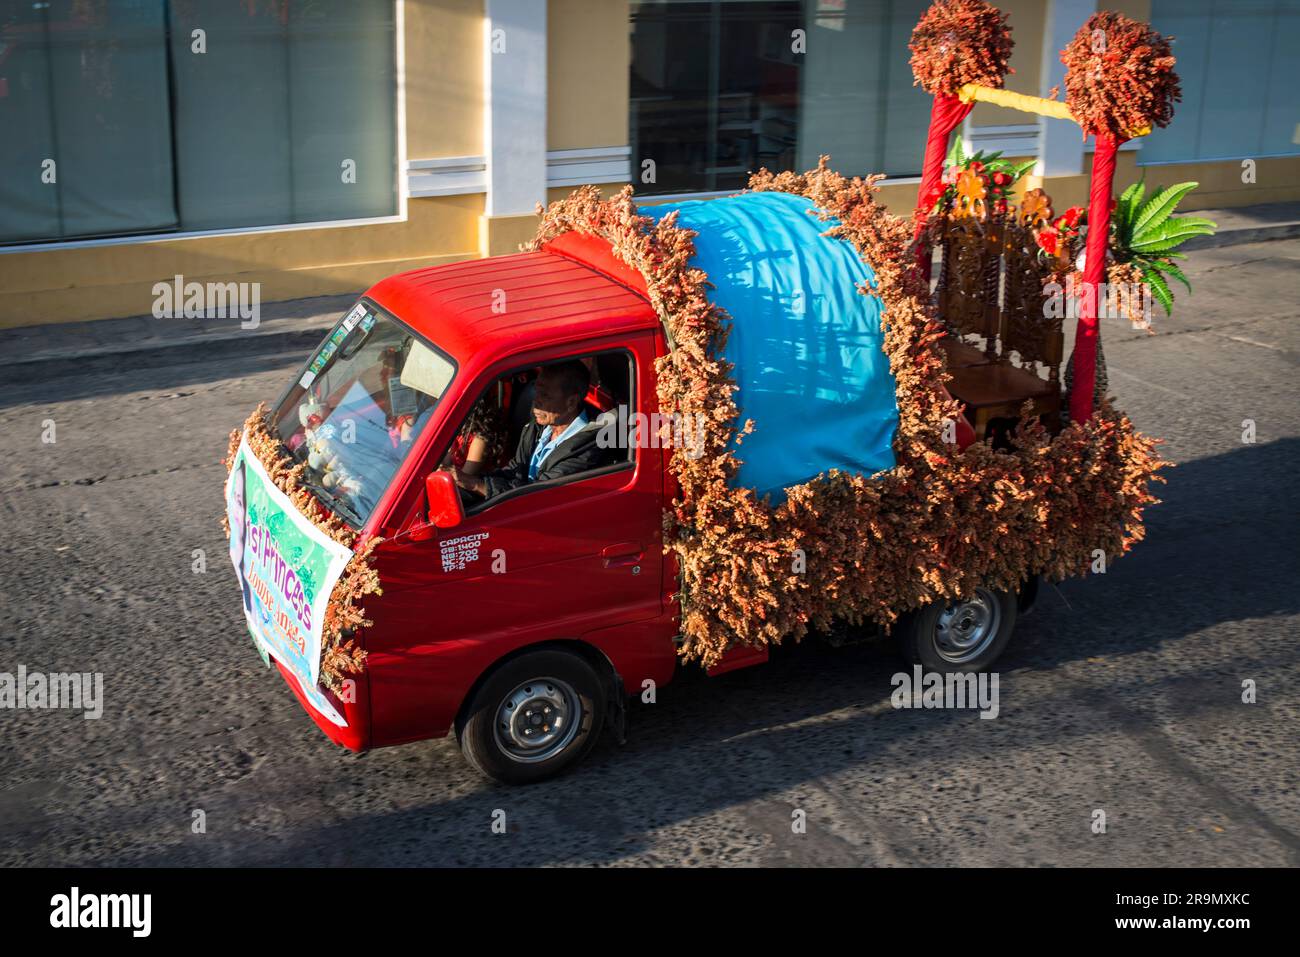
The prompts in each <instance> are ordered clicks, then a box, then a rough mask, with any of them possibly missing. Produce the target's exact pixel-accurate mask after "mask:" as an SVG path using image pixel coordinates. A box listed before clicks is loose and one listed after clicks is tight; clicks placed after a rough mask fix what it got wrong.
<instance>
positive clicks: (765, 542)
mask: <svg viewBox="0 0 1300 957" xmlns="http://www.w3.org/2000/svg"><path fill="white" fill-rule="evenodd" d="M881 178H882V177H880V176H872V177H868V178H866V179H862V178H860V177H855V178H853V179H846V178H845V177H843V176H841V175H840V174H838V173H836V172H834V171H832V170H831V169H829V167H828V166H827V160H826V158H825V157H823V158H822V161H821V163H820V165H819V166H818V168H817V169H815V170H812V171H810V172H807V173H804V174H795V173H781V174H772V173H770V172H768V171H766V170H762V171H760V172H759V173H757V174H755V175H754V176H752V177H751V179H750V183H749V187H750V189H751V190H756V191H767V190H775V191H780V192H785V193H791V194H795V195H800V196H805V197H807V198H808V199H810V200H811V201H812V202H813V204H814V205H815V206H816V207H817V208H818V209H819V210H820V211H821V213H820V215H822V216H823V217H824V218H825V219H830V218H832V217H833V218H834V219H836V220H838V224H836V225H833V226H831V227H830V228H828V230H827V234H828V235H830V236H835V237H840V238H843V239H845V240H847V241H848V242H850V243H852V244H853V246H854V247H855V248H856V249H857V250H858V252H859V254H860V255H862V257H863V259H864V260H865V261H866V262H867V263H868V264H870V265H871V267H872V268H873V269H874V271H875V276H876V285H875V286H874V287H873V288H872V289H870V290H865V289H864V290H862V292H863V294H864V295H867V294H871V295H878V296H880V298H881V299H882V300H883V303H884V320H883V321H884V332H885V337H884V349H885V352H886V354H887V355H888V357H889V362H890V368H891V370H892V372H893V375H894V378H895V381H896V384H897V398H898V408H899V430H898V433H897V435H896V437H895V440H894V451H895V456H896V465H895V466H894V467H893V468H892V469H889V470H887V471H884V472H881V473H878V474H877V475H875V476H870V477H868V476H862V475H856V474H850V473H845V472H840V471H837V470H832V471H829V472H827V473H825V474H823V475H819V476H817V477H816V478H815V479H813V480H811V481H809V482H805V483H803V484H801V485H796V486H793V487H791V488H789V489H787V499H786V501H785V502H783V503H782V504H780V505H778V506H773V505H771V504H770V502H769V501H768V500H767V499H763V500H760V499H758V498H757V497H756V496H755V495H754V492H753V490H751V489H746V488H736V487H733V485H732V480H733V478H734V477H735V475H736V471H737V467H738V462H737V457H736V450H737V448H738V447H739V446H740V444H741V440H742V438H743V436H744V434H746V433H747V432H749V431H752V430H753V429H755V428H760V429H761V428H762V427H763V423H761V422H759V423H753V422H751V421H746V422H745V423H740V422H739V421H738V418H739V414H738V410H737V407H736V404H735V401H734V398H733V396H734V393H735V391H736V383H735V380H734V379H733V378H732V376H731V372H732V369H731V366H730V364H729V363H727V362H726V361H725V360H724V359H722V358H721V355H722V350H723V347H724V345H725V343H726V340H727V335H728V330H729V327H730V323H731V322H732V321H733V320H732V317H730V316H728V315H727V314H726V312H725V311H724V310H722V309H721V308H719V307H718V306H716V305H714V304H713V303H712V302H710V301H709V297H708V290H709V288H710V287H709V282H708V277H707V276H706V275H705V274H704V273H703V272H702V271H701V270H699V269H696V268H694V267H692V266H691V265H690V260H691V258H692V256H693V254H694V245H693V243H692V239H693V237H694V235H695V234H694V233H693V232H692V231H690V230H687V229H684V228H681V227H679V226H677V225H676V220H677V216H676V214H675V213H670V214H669V215H668V216H665V217H664V218H663V219H662V220H660V221H659V222H657V223H656V222H655V221H653V220H651V219H650V218H649V217H645V216H641V215H639V213H638V212H637V207H636V205H635V203H634V202H633V198H632V189H631V187H630V186H629V187H626V188H624V189H623V190H622V191H621V192H620V193H619V194H617V195H616V196H614V197H612V198H611V199H609V200H602V199H601V198H600V193H599V191H598V190H597V189H596V188H595V187H590V186H588V187H582V188H580V189H578V190H576V191H575V192H574V193H573V194H572V195H570V196H569V197H567V198H566V199H563V200H560V201H557V202H554V203H552V204H551V205H550V206H549V207H548V208H547V209H545V210H544V211H542V222H541V225H540V227H539V229H538V233H537V236H536V238H535V239H534V240H533V242H532V243H530V244H528V245H527V247H525V248H528V249H532V250H536V249H540V248H541V247H542V246H543V245H544V244H545V243H547V242H548V241H550V240H552V239H554V238H555V237H557V236H560V235H562V234H563V233H566V232H569V231H578V232H582V233H588V234H594V235H597V236H600V237H602V238H604V239H605V240H607V241H608V242H609V243H610V244H611V245H612V247H613V250H614V253H615V255H617V256H618V257H619V259H621V260H622V261H623V262H625V263H626V264H627V265H628V266H630V267H632V268H634V269H637V270H639V271H640V272H641V273H642V275H643V276H645V279H646V283H647V287H648V290H649V296H650V301H651V303H652V305H653V306H654V308H655V309H656V310H657V311H658V313H659V315H660V317H661V319H662V321H663V322H664V324H665V326H666V328H667V331H668V333H669V335H670V341H671V342H673V343H674V345H675V348H674V349H673V350H672V351H671V353H670V354H669V355H668V356H665V357H663V358H661V359H659V360H658V363H657V367H658V396H659V404H660V411H661V412H663V413H670V414H678V415H682V416H687V417H690V418H688V419H686V420H687V421H694V416H695V415H696V414H703V415H704V416H705V421H706V422H707V426H706V429H705V436H704V439H705V441H704V452H703V454H701V455H698V456H697V457H691V456H687V455H685V454H682V453H680V452H674V453H673V454H672V456H671V458H670V460H669V465H668V467H669V469H670V470H671V472H672V474H673V475H674V477H675V478H676V479H677V482H678V485H679V488H680V494H679V496H678V497H677V498H675V499H674V500H673V501H672V502H671V505H670V507H669V508H667V509H666V510H665V515H664V528H665V551H666V552H668V553H671V554H673V555H674V556H675V558H676V563H677V566H678V570H679V575H680V579H679V586H680V589H679V592H678V594H677V598H678V600H679V602H680V610H681V631H682V635H683V638H684V642H683V644H682V646H681V652H680V653H681V655H682V657H683V658H684V659H685V660H688V661H690V660H698V661H700V662H701V663H702V664H704V665H706V666H708V665H711V664H713V663H715V662H717V661H718V660H719V658H721V656H722V654H723V653H724V652H725V651H726V650H727V649H728V648H730V647H732V646H734V645H750V646H761V645H766V644H776V643H778V642H780V641H782V640H783V639H785V638H793V639H794V640H796V641H797V640H799V639H800V638H802V637H803V636H804V635H805V634H806V633H807V631H808V628H809V627H810V626H813V627H817V628H827V627H829V626H830V625H831V623H832V621H833V620H834V619H837V618H838V619H842V620H847V621H848V622H849V623H850V624H860V623H862V622H864V621H866V620H873V621H875V622H878V623H880V624H882V625H884V626H886V627H888V626H889V625H890V624H892V623H893V622H894V621H895V620H896V618H897V617H898V615H899V614H900V613H902V612H904V611H907V610H909V609H912V608H917V607H919V606H921V605H924V604H927V603H930V602H933V601H940V600H943V601H949V600H953V599H958V598H964V597H968V596H969V595H970V594H971V592H972V590H973V588H974V587H975V586H976V585H985V586H988V587H992V588H999V589H1009V590H1010V589H1015V588H1017V587H1019V586H1020V584H1021V583H1022V582H1024V581H1025V580H1026V579H1027V578H1028V577H1029V576H1031V575H1034V574H1042V575H1044V576H1045V577H1047V578H1049V579H1054V580H1059V579H1063V578H1065V577H1067V576H1071V575H1085V574H1087V573H1088V570H1089V568H1090V566H1091V564H1092V562H1093V558H1094V550H1095V549H1102V550H1103V551H1104V552H1105V553H1106V555H1107V556H1108V560H1109V559H1113V558H1114V557H1117V556H1119V555H1121V554H1123V553H1125V552H1127V551H1128V550H1129V549H1130V548H1131V547H1132V546H1133V544H1134V543H1136V542H1138V541H1140V540H1141V539H1142V537H1143V534H1144V528H1143V525H1142V512H1143V509H1144V508H1145V507H1146V506H1148V505H1150V504H1153V503H1155V502H1156V501H1158V500H1157V499H1156V498H1155V497H1154V496H1153V495H1152V494H1151V491H1150V485H1151V482H1152V481H1153V480H1162V479H1160V476H1159V475H1158V474H1157V473H1158V471H1159V470H1160V469H1161V468H1162V467H1164V466H1165V465H1167V464H1168V463H1166V462H1164V461H1163V460H1161V459H1160V457H1159V456H1158V455H1157V454H1156V445H1157V442H1156V441H1155V440H1153V439H1151V438H1148V437H1147V436H1144V435H1142V434H1140V433H1139V432H1137V431H1136V430H1135V429H1134V427H1133V425H1132V423H1131V422H1130V421H1129V420H1128V418H1127V417H1125V416H1123V415H1122V414H1120V413H1117V412H1115V411H1114V410H1113V409H1112V408H1111V407H1110V405H1109V404H1108V403H1106V402H1102V403H1101V406H1100V408H1099V410H1098V412H1097V414H1096V415H1095V416H1094V418H1093V419H1091V420H1090V421H1089V422H1087V423H1084V424H1078V423H1075V424H1072V425H1070V426H1068V427H1067V428H1066V429H1065V430H1064V431H1063V432H1061V433H1060V434H1059V435H1057V436H1055V437H1052V436H1051V435H1049V434H1048V433H1047V432H1046V430H1045V429H1044V428H1043V427H1042V426H1041V425H1040V424H1039V423H1037V422H1036V421H1035V420H1032V419H1029V418H1025V419H1022V421H1021V423H1020V425H1019V428H1018V429H1017V431H1016V432H1015V434H1014V436H1013V448H1012V449H1011V450H1009V451H1000V450H994V449H993V448H992V447H991V446H990V445H988V444H976V445H972V446H970V447H969V448H968V449H966V450H965V451H964V452H961V451H958V449H957V447H956V446H955V445H949V444H946V443H945V442H944V441H943V436H944V434H945V419H948V420H954V419H955V418H956V417H957V416H958V415H960V414H961V412H960V405H959V403H957V402H956V401H955V400H953V399H951V398H949V397H947V395H946V392H945V391H944V388H943V385H944V383H945V382H946V381H947V379H948V376H947V374H946V372H945V370H944V363H945V360H944V358H943V353H942V351H941V350H940V349H939V348H938V347H937V346H936V343H937V341H938V340H939V339H940V338H941V337H942V335H943V328H942V326H941V325H940V324H939V323H938V322H937V321H936V319H935V317H934V315H933V313H932V310H931V308H930V307H929V306H928V305H927V304H926V303H927V299H928V297H927V295H926V293H927V292H928V290H927V289H926V288H925V286H924V285H923V284H922V282H921V281H920V280H919V279H918V278H917V277H916V275H915V273H914V272H913V270H912V269H911V268H910V264H911V262H912V258H911V255H910V251H909V250H910V243H911V238H912V228H911V225H910V221H909V220H906V219H900V218H899V217H897V216H892V215H890V214H888V213H887V212H886V211H885V209H884V208H883V207H882V206H880V205H879V204H877V203H876V202H875V201H874V199H873V197H872V193H873V192H875V191H876V185H875V184H876V182H877V181H878V180H880V179H881ZM739 321H741V322H743V321H744V317H743V316H742V317H740V318H739ZM800 554H801V555H802V556H803V560H802V563H801V562H798V561H796V557H797V556H798V555H800ZM800 564H802V565H803V568H804V570H803V571H799V570H797V569H798V568H799V566H800Z"/></svg>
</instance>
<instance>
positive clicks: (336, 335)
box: [307, 326, 352, 379]
mask: <svg viewBox="0 0 1300 957" xmlns="http://www.w3.org/2000/svg"><path fill="white" fill-rule="evenodd" d="M351 332H352V330H351V329H345V328H343V327H342V326H339V327H338V328H337V329H335V330H334V332H333V334H331V335H330V337H329V340H328V341H327V342H326V343H325V345H323V346H321V347H320V352H318V353H316V358H315V359H312V360H311V365H309V366H308V367H307V371H308V372H310V373H311V375H312V378H313V379H314V378H315V377H316V375H317V374H318V373H319V372H320V370H321V369H323V368H325V366H326V364H327V363H328V362H329V361H330V359H332V358H334V353H336V352H338V350H339V345H340V344H341V343H342V342H343V340H344V339H346V338H347V337H348V334H349V333H351Z"/></svg>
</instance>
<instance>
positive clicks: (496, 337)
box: [367, 233, 658, 366]
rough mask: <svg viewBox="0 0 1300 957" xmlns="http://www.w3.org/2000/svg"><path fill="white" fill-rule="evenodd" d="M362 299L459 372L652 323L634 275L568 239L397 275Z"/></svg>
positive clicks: (605, 251) (599, 244)
mask: <svg viewBox="0 0 1300 957" xmlns="http://www.w3.org/2000/svg"><path fill="white" fill-rule="evenodd" d="M367 295H368V297H369V298H370V299H372V300H374V301H375V302H376V303H378V304H379V305H381V306H383V307H384V308H385V309H387V310H388V311H389V312H391V313H393V314H394V315H395V316H397V317H398V318H399V319H401V320H402V321H403V322H405V323H406V324H407V325H408V326H410V327H411V328H412V329H414V330H415V331H416V332H418V333H419V334H420V335H422V336H424V337H426V338H427V339H429V340H430V341H432V342H433V343H435V344H436V345H438V347H439V348H441V349H443V350H444V351H446V352H447V353H449V354H450V355H451V356H452V357H453V358H455V359H456V361H457V362H458V363H459V364H461V365H462V366H464V365H465V364H467V363H470V362H471V360H472V361H473V364H474V365H480V366H481V365H486V364H490V363H492V362H495V361H496V360H497V359H498V358H502V357H504V356H508V355H512V354H515V353H518V352H521V351H525V350H527V349H529V348H530V347H544V346H551V345H555V344H556V343H561V342H565V341H571V340H579V339H591V338H595V337H597V336H602V335H607V334H611V333H620V332H629V331H639V330H644V329H653V328H655V327H657V325H658V317H657V316H656V314H655V311H654V309H653V308H652V307H651V305H650V302H649V300H648V298H647V296H646V293H645V282H644V280H643V279H642V278H641V276H640V275H639V274H638V273H636V272H635V271H634V270H632V269H629V268H628V267H627V266H624V265H623V264H622V263H621V262H619V261H618V260H616V259H615V258H614V256H613V252H612V250H611V249H610V247H609V244H608V243H606V242H605V241H604V240H601V239H598V238H596V237H592V236H582V235H579V234H577V233H570V234H566V235H565V236H562V237H560V238H559V239H557V240H556V241H554V242H552V243H550V244H548V245H547V247H546V248H545V249H544V250H542V251H540V252H529V253H518V254H515V255H508V256H493V257H490V258H487V259H475V260H470V261H467V262H460V263H449V264H447V265H441V266H432V267H430V268H427V269H415V270H411V271H410V272H404V273H399V274H397V275H395V276H390V277H388V278H387V279H384V280H382V281H381V282H379V283H377V284H376V285H375V286H373V287H372V288H371V289H370V291H369V292H368V293H367Z"/></svg>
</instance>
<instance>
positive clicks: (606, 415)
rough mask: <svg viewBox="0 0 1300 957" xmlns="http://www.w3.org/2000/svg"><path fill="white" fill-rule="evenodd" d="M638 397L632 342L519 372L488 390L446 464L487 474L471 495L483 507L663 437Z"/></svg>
mask: <svg viewBox="0 0 1300 957" xmlns="http://www.w3.org/2000/svg"><path fill="white" fill-rule="evenodd" d="M634 400H635V396H634V394H633V376H632V356H631V354H630V353H628V352H626V351H624V350H613V351H608V352H599V353H593V354H589V355H584V356H578V357H575V358H571V359H564V360H560V361H557V362H552V363H547V364H546V365H543V366H534V367H531V368H527V369H521V370H518V371H516V372H512V373H510V374H508V375H504V376H501V377H500V378H499V379H497V380H496V381H495V382H493V383H492V384H491V385H489V386H488V388H487V389H486V390H484V392H483V394H482V395H481V396H480V397H479V400H478V402H477V403H475V405H474V406H473V408H472V409H471V410H470V413H469V415H468V416H467V417H466V419H465V421H464V422H462V423H461V426H460V428H458V429H457V431H456V434H455V437H454V438H453V440H452V443H451V445H450V447H448V449H447V450H446V452H445V454H444V455H443V458H442V461H441V463H440V464H441V467H443V468H447V469H455V470H457V472H459V473H460V474H461V475H462V477H465V476H468V477H470V478H482V479H483V480H484V487H483V488H482V489H478V490H469V491H467V492H466V493H465V496H464V499H465V504H466V506H467V508H478V507H484V503H485V502H486V503H487V504H491V502H492V501H493V500H495V499H496V498H498V497H500V496H503V495H506V494H509V493H512V492H514V493H518V492H521V491H524V490H526V489H528V488H529V487H531V486H532V485H534V484H535V483H538V482H548V483H554V482H558V481H574V480H576V479H578V478H581V477H583V476H584V475H586V474H588V473H590V472H594V471H597V470H601V469H605V468H608V467H609V466H612V465H618V464H624V463H631V462H634V461H635V459H636V448H637V445H638V443H640V442H650V441H657V438H654V439H652V438H651V437H650V429H649V423H646V422H642V423H638V420H637V415H636V409H635V402H634ZM656 424H657V423H656ZM638 425H639V430H640V431H639V432H638Z"/></svg>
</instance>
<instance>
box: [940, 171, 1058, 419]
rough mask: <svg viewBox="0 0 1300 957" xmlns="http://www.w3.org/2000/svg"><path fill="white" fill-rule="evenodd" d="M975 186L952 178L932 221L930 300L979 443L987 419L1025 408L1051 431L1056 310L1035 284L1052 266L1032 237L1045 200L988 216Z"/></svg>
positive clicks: (954, 387)
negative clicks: (947, 207)
mask: <svg viewBox="0 0 1300 957" xmlns="http://www.w3.org/2000/svg"><path fill="white" fill-rule="evenodd" d="M972 180H974V181H976V182H975V183H972ZM977 182H978V177H977V176H975V174H973V173H971V172H970V171H964V172H963V173H961V174H960V175H959V177H958V179H957V200H956V202H955V203H954V205H953V209H952V210H951V211H949V212H948V213H946V214H945V215H944V218H943V220H942V222H941V240H940V248H941V251H942V260H941V261H942V267H941V270H940V273H939V284H938V287H937V289H936V301H937V304H938V310H939V316H940V318H941V319H942V320H943V322H944V323H945V325H946V326H947V327H948V332H949V335H948V336H947V337H946V338H945V339H944V340H942V342H941V345H942V346H943V348H944V350H945V352H946V353H947V356H948V371H949V373H950V375H951V376H952V380H951V381H950V382H949V384H948V388H949V391H950V392H952V394H953V395H954V396H955V397H956V398H958V399H960V400H961V401H962V402H963V403H965V405H966V412H967V415H968V417H970V419H971V424H972V425H973V426H974V428H975V433H976V436H977V437H978V438H980V439H983V438H985V437H987V436H988V434H989V427H990V425H991V424H992V423H993V422H994V421H995V420H998V419H1016V418H1018V417H1019V415H1020V410H1021V407H1022V406H1023V405H1024V403H1025V402H1030V403H1032V413H1033V414H1035V415H1038V416H1041V417H1042V418H1043V420H1044V422H1046V424H1047V425H1048V427H1049V428H1055V427H1056V426H1057V425H1058V424H1059V421H1060V412H1061V386H1060V368H1061V360H1062V358H1063V352H1064V346H1065V338H1064V334H1063V331H1062V328H1061V319H1060V315H1061V314H1062V312H1063V310H1062V309H1059V308H1058V309H1052V308H1049V306H1050V305H1051V304H1050V302H1049V301H1048V298H1047V297H1048V295H1049V292H1048V291H1045V290H1044V284H1045V283H1046V282H1048V281H1049V280H1051V279H1052V278H1053V277H1054V276H1055V275H1057V274H1058V272H1057V270H1058V268H1059V265H1060V264H1059V262H1058V261H1057V260H1055V259H1053V258H1049V259H1043V258H1042V257H1041V256H1040V251H1039V247H1038V243H1037V241H1036V239H1035V234H1036V231H1037V230H1038V229H1039V228H1041V227H1042V226H1043V225H1044V224H1045V223H1046V222H1048V221H1049V220H1050V218H1051V213H1052V210H1051V200H1050V198H1048V197H1047V195H1046V194H1044V193H1043V192H1042V190H1030V191H1029V193H1027V194H1026V196H1025V199H1024V200H1023V201H1022V202H1021V204H1020V206H1019V208H1016V209H1012V210H1009V211H1008V212H1007V213H1004V214H1000V215H999V214H993V213H990V211H989V209H988V206H987V204H986V203H984V202H983V199H984V197H983V196H981V195H979V194H980V192H981V190H980V189H978V188H977ZM1058 294H1059V293H1058ZM972 338H977V340H978V341H976V342H972V341H970V340H971V339H972ZM1040 369H1041V373H1040V371H1039V370H1040Z"/></svg>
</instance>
